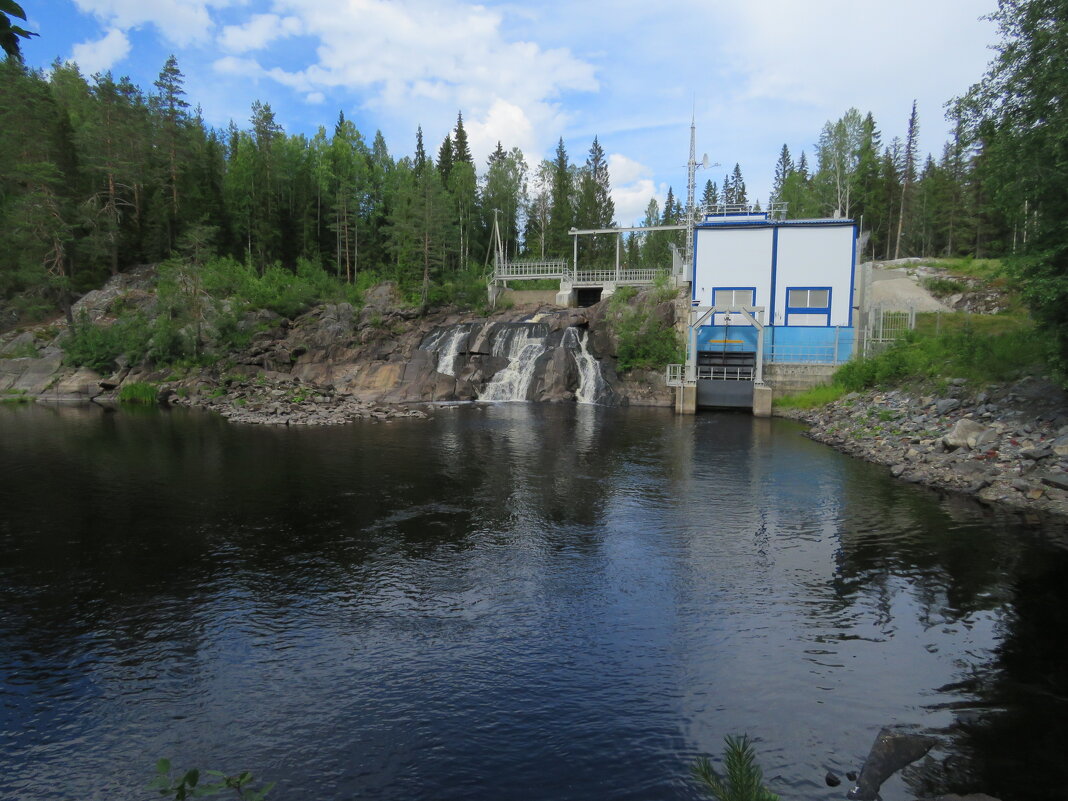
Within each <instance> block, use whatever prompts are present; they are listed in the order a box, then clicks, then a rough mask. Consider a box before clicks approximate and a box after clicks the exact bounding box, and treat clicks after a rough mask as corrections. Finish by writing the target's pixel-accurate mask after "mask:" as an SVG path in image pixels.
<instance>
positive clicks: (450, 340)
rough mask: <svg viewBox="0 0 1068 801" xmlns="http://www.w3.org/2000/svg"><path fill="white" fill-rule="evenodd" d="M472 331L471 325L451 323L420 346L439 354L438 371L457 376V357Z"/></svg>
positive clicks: (432, 334)
mask: <svg viewBox="0 0 1068 801" xmlns="http://www.w3.org/2000/svg"><path fill="white" fill-rule="evenodd" d="M470 333H471V326H470V325H451V326H449V327H448V328H439V329H438V330H437V331H434V332H433V333H431V334H430V335H429V336H428V337H427V338H426V339H425V340H423V344H422V345H420V348H421V349H422V350H429V351H431V352H433V353H436V354H437V356H438V362H437V367H436V369H437V371H438V372H439V373H441V374H442V375H448V376H452V377H453V378H455V377H456V357H457V356H459V355H460V348H461V346H463V345H464V343H466V342H467V337H468V335H469V334H470Z"/></svg>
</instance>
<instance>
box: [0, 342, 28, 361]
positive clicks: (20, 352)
mask: <svg viewBox="0 0 1068 801" xmlns="http://www.w3.org/2000/svg"><path fill="white" fill-rule="evenodd" d="M36 356H37V348H36V347H34V345H33V343H32V342H22V343H20V344H18V345H16V346H15V347H13V348H9V349H8V350H5V351H0V359H33V358H36Z"/></svg>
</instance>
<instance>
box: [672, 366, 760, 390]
mask: <svg viewBox="0 0 1068 801" xmlns="http://www.w3.org/2000/svg"><path fill="white" fill-rule="evenodd" d="M755 378H756V370H755V369H754V368H752V367H713V366H710V365H701V366H699V367H697V368H694V367H691V366H690V365H688V364H669V365H668V366H667V372H666V375H665V383H666V384H667V385H668V386H669V387H684V386H689V385H691V384H693V383H694V382H696V381H697V380H701V381H753V380H754V379H755Z"/></svg>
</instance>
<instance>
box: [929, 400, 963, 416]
mask: <svg viewBox="0 0 1068 801" xmlns="http://www.w3.org/2000/svg"><path fill="white" fill-rule="evenodd" d="M958 408H960V401H959V400H957V399H956V398H940V399H939V400H936V401H935V414H949V413H950V412H952V411H954V410H955V409H958Z"/></svg>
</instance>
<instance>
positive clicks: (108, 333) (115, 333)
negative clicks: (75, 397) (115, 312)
mask: <svg viewBox="0 0 1068 801" xmlns="http://www.w3.org/2000/svg"><path fill="white" fill-rule="evenodd" d="M150 336H151V327H150V326H149V325H148V323H147V321H146V320H145V319H144V317H142V316H141V315H139V314H137V315H133V316H131V317H124V318H122V319H119V320H116V321H115V322H114V323H112V324H111V325H102V324H100V323H92V322H90V321H89V316H88V314H86V313H84V312H83V313H82V314H81V316H80V318H79V320H78V323H77V324H76V325H75V326H74V329H73V330H72V331H71V333H70V336H68V337H67V338H66V339H65V340H64V341H63V351H64V358H65V361H66V362H67V364H70V365H73V366H75V367H88V368H90V369H92V370H96V371H97V372H108V371H111V370H114V369H115V367H116V362H117V360H118V359H119V357H120V356H126V357H127V359H129V361H131V362H137V361H140V360H141V359H142V358H143V357H144V354H145V352H146V350H147V348H148V341H149V338H150Z"/></svg>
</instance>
